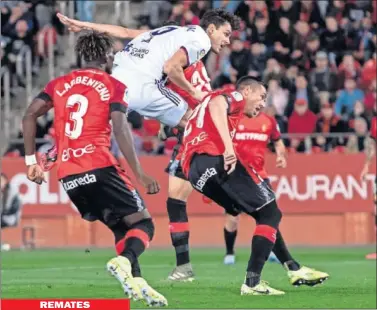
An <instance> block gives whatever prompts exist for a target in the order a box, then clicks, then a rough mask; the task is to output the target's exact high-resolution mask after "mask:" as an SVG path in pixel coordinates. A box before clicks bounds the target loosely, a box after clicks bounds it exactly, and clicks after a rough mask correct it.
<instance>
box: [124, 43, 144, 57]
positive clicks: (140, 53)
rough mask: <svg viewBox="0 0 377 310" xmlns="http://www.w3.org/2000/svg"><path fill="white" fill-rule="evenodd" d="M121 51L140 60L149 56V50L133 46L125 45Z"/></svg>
mask: <svg viewBox="0 0 377 310" xmlns="http://www.w3.org/2000/svg"><path fill="white" fill-rule="evenodd" d="M123 51H124V52H127V53H128V54H129V55H131V56H134V57H139V58H141V59H142V58H144V56H145V55H148V54H149V49H147V48H138V47H134V45H133V44H128V45H126V47H125V48H124V49H123Z"/></svg>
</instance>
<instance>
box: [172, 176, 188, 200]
mask: <svg viewBox="0 0 377 310" xmlns="http://www.w3.org/2000/svg"><path fill="white" fill-rule="evenodd" d="M192 190H193V189H192V186H191V184H190V182H188V181H185V180H182V179H180V178H177V177H173V176H169V189H168V195H169V198H172V199H176V200H180V201H184V202H187V199H188V197H189V196H190V194H191V193H192Z"/></svg>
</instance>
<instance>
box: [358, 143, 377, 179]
mask: <svg viewBox="0 0 377 310" xmlns="http://www.w3.org/2000/svg"><path fill="white" fill-rule="evenodd" d="M375 153H376V141H375V140H374V139H373V138H372V137H370V136H369V137H367V139H366V142H365V162H364V167H363V169H362V170H361V175H360V177H361V179H362V180H365V178H366V176H367V174H368V173H369V166H370V163H371V162H372V159H373V156H374V155H375Z"/></svg>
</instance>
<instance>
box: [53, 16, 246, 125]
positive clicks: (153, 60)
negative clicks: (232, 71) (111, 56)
mask: <svg viewBox="0 0 377 310" xmlns="http://www.w3.org/2000/svg"><path fill="white" fill-rule="evenodd" d="M58 17H59V19H60V20H61V21H62V23H64V24H65V25H67V26H68V28H69V29H70V30H73V31H80V30H81V29H87V28H89V29H93V30H97V31H104V32H107V33H109V34H111V35H114V36H120V37H128V36H130V35H131V37H132V36H135V35H137V36H136V37H135V38H134V39H133V40H132V41H131V42H130V43H129V44H127V46H126V47H125V48H124V49H123V51H121V52H119V53H117V54H116V55H115V61H114V69H113V76H114V77H115V78H116V79H118V80H119V81H121V82H122V83H123V84H125V85H127V87H128V88H129V91H128V102H129V108H130V109H132V110H135V111H137V112H138V113H140V114H141V115H143V116H146V117H150V118H155V119H158V120H159V121H161V122H162V123H163V124H166V125H168V126H171V127H175V126H177V125H179V126H180V127H184V126H185V124H186V122H187V119H188V117H189V115H190V114H191V110H190V109H189V108H188V105H187V102H186V101H185V100H184V99H183V98H182V97H181V96H180V95H178V94H177V93H176V92H174V91H172V90H171V89H169V88H167V87H166V85H165V82H166V78H168V79H169V80H170V81H171V82H172V83H174V84H176V85H177V86H178V87H180V88H181V89H182V90H183V91H186V92H187V93H188V94H189V95H190V96H192V97H193V98H195V99H196V100H202V99H203V97H204V95H205V93H203V92H202V91H200V90H198V89H196V88H195V87H193V85H192V84H191V83H190V82H189V81H187V80H186V79H185V76H184V68H186V67H188V66H190V65H192V64H194V63H196V62H198V61H199V60H201V59H202V58H203V57H204V56H205V55H206V54H207V53H208V52H209V50H210V49H211V50H212V51H213V52H215V53H219V52H220V50H221V49H222V48H223V47H224V46H226V45H228V44H229V43H230V42H229V40H230V35H231V33H232V30H237V29H238V28H239V24H240V22H239V18H238V17H236V16H235V15H233V14H231V13H228V12H226V11H225V10H222V9H216V10H209V11H207V12H206V13H205V14H204V16H203V18H202V19H201V22H200V26H187V27H178V26H165V27H161V28H158V29H154V30H152V31H147V32H144V33H140V32H138V31H132V30H130V29H125V28H122V27H118V26H113V25H101V24H94V23H88V22H80V21H77V20H73V19H69V18H67V17H66V16H64V15H61V14H58Z"/></svg>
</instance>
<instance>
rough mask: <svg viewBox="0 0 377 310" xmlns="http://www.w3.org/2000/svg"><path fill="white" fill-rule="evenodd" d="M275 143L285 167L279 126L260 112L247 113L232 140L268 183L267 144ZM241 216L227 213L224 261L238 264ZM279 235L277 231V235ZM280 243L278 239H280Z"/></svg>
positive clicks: (278, 165) (239, 152) (239, 153)
mask: <svg viewBox="0 0 377 310" xmlns="http://www.w3.org/2000/svg"><path fill="white" fill-rule="evenodd" d="M270 141H271V142H272V143H273V144H274V147H275V151H276V166H277V167H280V168H285V167H286V166H287V161H286V151H285V145H284V143H283V141H282V139H281V136H280V130H279V126H278V124H277V123H276V120H275V118H274V117H271V116H269V115H267V114H266V113H264V112H260V113H259V114H258V115H257V116H256V117H254V118H249V117H246V116H244V117H243V118H242V119H241V120H240V122H239V124H238V126H237V131H236V135H235V137H234V139H233V142H234V143H235V145H236V151H237V154H238V155H239V156H240V157H242V158H245V159H246V160H247V161H248V163H249V165H250V166H252V167H253V168H254V169H255V170H256V172H257V173H258V175H259V176H260V177H261V178H262V179H263V180H265V181H266V182H267V183H269V180H268V175H267V172H266V170H265V168H264V164H265V162H264V160H265V154H266V150H267V147H268V143H269V142H270ZM238 221H239V216H236V217H235V216H232V215H230V214H226V216H225V225H224V239H225V246H226V255H225V257H224V264H225V265H231V264H234V263H235V253H234V244H235V242H236V237H237V227H238ZM278 237H280V234H279V233H278V234H277V238H278ZM276 243H278V240H277V242H276Z"/></svg>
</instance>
